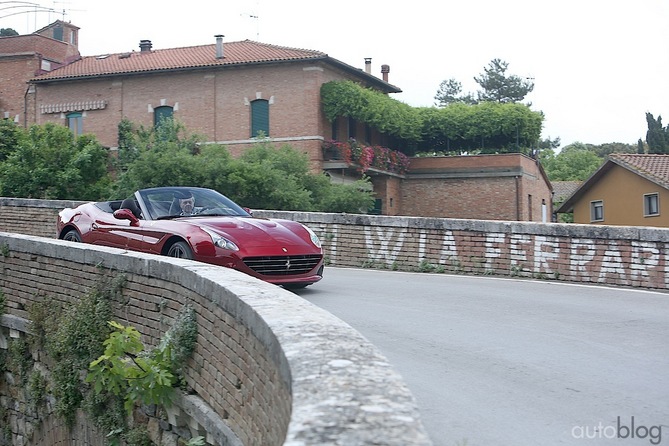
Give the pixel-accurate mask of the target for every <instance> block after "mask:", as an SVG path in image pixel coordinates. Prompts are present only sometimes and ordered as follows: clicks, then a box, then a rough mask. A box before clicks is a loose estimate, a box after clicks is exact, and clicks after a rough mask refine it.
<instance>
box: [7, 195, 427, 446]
mask: <svg viewBox="0 0 669 446" xmlns="http://www.w3.org/2000/svg"><path fill="white" fill-rule="evenodd" d="M24 209H25V211H26V215H31V213H32V212H36V210H38V209H41V208H37V207H34V208H24ZM41 210H42V212H43V209H41ZM53 212H55V209H54V210H53ZM0 217H1V215H0ZM2 221H4V219H2ZM118 274H123V275H124V276H125V277H126V279H127V283H126V285H125V286H124V288H123V292H122V296H121V297H120V298H119V300H118V302H115V308H114V311H115V317H116V319H117V320H118V321H119V322H120V323H122V324H124V325H132V326H134V327H135V328H137V329H138V331H139V332H140V333H141V334H142V340H143V341H144V342H145V343H146V344H148V345H156V343H157V342H158V340H159V339H160V337H161V336H162V335H163V334H164V333H165V331H166V330H167V329H168V328H169V327H170V326H171V325H172V322H173V320H174V318H175V317H176V315H177V314H178V312H179V310H180V309H181V308H182V307H183V305H185V304H186V303H188V304H189V305H191V306H192V307H193V308H194V310H195V313H196V320H197V324H198V340H197V346H196V349H195V353H194V354H193V356H192V358H191V359H189V361H188V363H187V364H186V372H185V376H186V381H187V383H188V386H189V387H190V388H192V389H193V394H189V395H183V394H178V396H179V398H178V399H177V404H176V406H175V407H173V408H171V409H170V410H169V411H168V417H167V418H168V419H167V420H164V419H158V418H156V417H155V416H152V415H151V414H148V415H145V416H146V417H148V424H149V431H150V432H151V435H152V439H153V440H154V442H156V444H163V445H171V444H177V441H178V440H179V439H180V438H181V439H184V438H189V437H190V436H191V435H192V436H194V435H203V436H205V437H206V439H207V442H208V444H215V445H242V444H249V445H251V444H253V445H255V444H259V445H279V444H284V443H285V444H291V445H296V444H334V443H337V442H338V441H340V439H346V442H347V444H348V443H349V442H350V443H351V444H371V443H372V442H379V443H380V444H388V445H398V446H399V445H429V444H431V443H430V440H429V438H428V437H427V434H426V433H425V431H424V428H423V426H422V423H421V421H420V415H419V413H418V409H417V407H416V403H415V401H414V399H413V396H412V395H411V393H410V392H409V390H408V389H407V388H406V386H405V385H404V383H403V381H402V379H401V377H400V376H399V375H398V374H397V373H396V372H394V371H393V369H392V367H391V366H390V364H389V363H388V361H387V359H386V358H384V357H383V356H382V355H381V354H380V353H379V352H378V350H377V349H376V348H375V347H374V346H373V345H371V344H370V343H369V342H368V341H367V340H365V339H364V338H363V337H362V336H361V335H360V334H359V333H357V332H356V331H355V330H353V329H352V328H351V327H350V326H348V325H347V324H345V323H344V322H342V321H341V320H339V319H337V318H335V317H334V316H332V315H331V314H329V313H327V312H325V311H324V310H321V309H319V308H317V307H315V306H314V305H312V304H310V303H308V302H307V301H305V300H303V299H301V298H300V297H299V296H296V295H294V294H293V293H290V292H288V291H286V290H283V289H282V288H279V287H276V286H274V285H271V284H268V283H265V282H262V281H258V280H256V279H254V278H252V277H250V276H247V275H245V274H242V273H239V272H237V271H234V270H231V269H227V268H222V267H217V266H212V265H204V264H201V263H198V262H193V261H189V260H183V259H172V258H166V257H159V256H153V255H145V254H140V253H134V252H128V251H124V250H118V249H112V248H104V247H97V246H91V245H84V244H79V243H74V244H73V243H69V242H65V241H62V240H55V239H53V238H44V237H34V236H27V235H20V234H11V233H0V290H1V291H2V293H3V295H4V297H5V298H6V300H7V303H6V308H5V314H4V315H0V328H1V330H0V349H6V348H7V345H8V343H9V342H8V341H7V338H8V337H19V336H26V335H27V332H28V331H29V328H27V327H29V326H30V325H29V321H28V317H29V308H30V306H31V304H32V303H34V302H36V301H39V300H41V299H44V298H45V297H46V296H49V297H50V298H53V299H56V300H58V301H61V302H73V301H74V300H76V299H78V296H82V295H83V294H84V293H86V292H87V291H89V290H90V289H91V288H92V287H93V286H95V285H96V284H97V283H98V281H99V280H100V277H103V276H112V277H114V276H115V275H118ZM17 321H18V322H17ZM21 327H22V328H21ZM33 357H38V358H39V357H40V355H39V353H36V354H34V355H33ZM343 364H345V365H346V366H343ZM35 367H36V368H38V369H40V370H43V368H44V367H45V365H44V364H39V365H35ZM2 378H3V379H0V405H2V408H3V410H5V411H9V412H10V413H9V416H8V419H9V420H10V421H9V423H10V426H9V428H10V430H11V436H12V439H11V444H19V445H21V444H35V445H38V446H47V445H49V446H50V445H53V444H75V443H76V444H79V443H82V444H92V445H97V444H101V443H97V441H98V440H99V439H100V436H99V434H98V433H96V432H95V429H93V428H92V427H91V426H90V425H88V424H86V423H84V422H83V421H81V420H78V424H77V426H76V428H75V429H74V430H72V431H71V430H68V429H67V428H66V427H65V426H64V425H63V424H62V422H61V421H59V420H57V419H55V418H54V415H53V413H52V412H49V413H48V414H46V415H44V416H36V415H35V413H33V412H32V411H31V410H30V409H29V405H28V404H27V403H26V401H25V398H24V396H25V393H24V392H23V391H22V390H21V389H16V383H17V381H18V380H16V379H15V378H13V377H11V376H8V375H7V374H5V376H4V377H2ZM12 383H13V384H14V387H13V390H12V388H11V384H12ZM8 387H10V388H8ZM341 389H346V390H347V391H346V392H342V391H341ZM22 398H23V399H22ZM376 406H383V407H392V408H393V411H394V416H393V417H388V416H387V413H385V412H381V413H379V412H377V411H370V410H368V408H369V407H376ZM342 407H346V411H342V410H341V408H342ZM154 415H155V414H154ZM351 419H355V421H356V422H355V423H354V424H352V423H351ZM3 432H4V431H3ZM0 444H1V442H0Z"/></svg>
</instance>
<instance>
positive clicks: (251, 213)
mask: <svg viewBox="0 0 669 446" xmlns="http://www.w3.org/2000/svg"><path fill="white" fill-rule="evenodd" d="M242 209H244V210H245V211H246V212H247V213H248V214H249V215H250V216H251V217H253V211H251V208H246V207H244V208H242Z"/></svg>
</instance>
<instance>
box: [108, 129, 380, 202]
mask: <svg viewBox="0 0 669 446" xmlns="http://www.w3.org/2000/svg"><path fill="white" fill-rule="evenodd" d="M137 133H138V135H137V136H136V138H135V139H136V141H135V144H136V152H137V154H136V159H135V160H134V161H133V162H132V163H131V164H129V165H128V168H127V170H126V171H125V172H123V173H122V174H121V175H120V177H119V179H118V181H117V182H116V184H115V185H114V188H113V190H112V195H113V196H114V197H115V198H121V197H127V196H129V195H131V194H132V193H133V192H134V191H135V190H137V189H142V188H146V187H158V186H200V187H206V188H210V189H214V190H217V191H219V192H221V193H222V194H224V195H227V196H229V197H231V198H232V199H234V200H235V201H236V202H238V203H239V204H241V205H243V206H247V207H250V208H255V209H278V210H304V211H332V212H360V210H361V209H362V210H364V211H366V210H367V208H368V207H369V205H370V203H373V198H372V193H371V191H370V190H369V189H370V188H369V187H368V185H367V187H366V188H363V187H360V186H359V185H356V186H350V185H347V186H341V185H333V184H332V183H330V182H329V181H328V179H327V178H326V177H325V176H324V175H322V174H313V173H311V172H310V167H309V159H308V157H307V156H306V155H305V154H302V153H299V152H297V151H296V150H294V149H293V148H292V147H290V146H283V147H280V148H275V147H273V146H272V145H271V144H270V143H269V142H267V141H266V140H263V139H259V141H258V143H257V144H256V145H255V146H254V147H252V148H250V149H248V150H247V151H246V152H245V153H244V154H243V155H242V156H241V157H239V158H232V156H231V155H230V153H229V152H228V150H227V149H226V148H225V147H223V146H221V145H218V144H200V142H199V141H200V140H201V138H200V137H199V136H197V135H188V134H187V133H186V130H185V128H184V127H183V125H181V124H180V123H177V122H174V121H171V120H168V121H165V122H163V123H161V124H160V125H159V126H158V127H156V128H155V129H139V130H138V131H137ZM340 186H341V187H340Z"/></svg>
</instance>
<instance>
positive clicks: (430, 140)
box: [321, 80, 544, 154]
mask: <svg viewBox="0 0 669 446" xmlns="http://www.w3.org/2000/svg"><path fill="white" fill-rule="evenodd" d="M321 103H322V106H323V113H324V114H325V117H326V118H327V119H328V120H329V121H334V120H336V119H337V118H338V117H350V118H353V119H355V120H357V121H359V122H362V123H365V124H367V125H370V126H372V127H374V128H376V129H377V130H378V131H380V132H382V133H384V134H387V135H389V136H392V137H395V138H398V139H399V140H402V141H404V142H405V145H406V146H407V147H416V148H417V150H416V152H417V153H422V154H428V153H429V154H451V153H503V152H521V153H526V154H529V151H530V148H532V147H536V143H537V141H538V140H539V138H540V136H541V128H542V125H543V120H544V115H543V113H542V112H536V111H532V110H531V109H530V107H529V106H527V105H524V104H517V103H513V104H501V103H497V102H480V103H477V104H464V103H455V104H451V105H449V106H447V107H441V108H437V107H411V106H409V105H407V104H405V103H403V102H400V101H398V100H396V99H393V98H391V97H389V96H388V95H386V94H384V93H381V92H380V91H377V90H373V89H371V88H364V87H362V86H361V85H359V84H357V83H355V82H353V81H349V80H345V81H331V82H327V83H325V84H323V85H322V86H321Z"/></svg>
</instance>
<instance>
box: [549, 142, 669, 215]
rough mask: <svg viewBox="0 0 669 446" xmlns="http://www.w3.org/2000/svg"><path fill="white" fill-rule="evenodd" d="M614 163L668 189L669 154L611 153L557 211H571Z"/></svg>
mask: <svg viewBox="0 0 669 446" xmlns="http://www.w3.org/2000/svg"><path fill="white" fill-rule="evenodd" d="M614 165H618V166H620V167H622V168H623V169H627V170H629V171H630V172H634V173H635V174H637V175H639V176H640V177H643V178H645V179H647V180H648V181H651V182H653V183H655V184H657V185H658V186H660V187H663V188H665V189H668V190H669V155H655V154H630V153H612V154H610V155H609V158H608V159H607V160H606V162H605V163H604V164H602V165H601V166H600V167H599V169H597V171H596V172H595V173H593V174H592V175H591V176H590V178H588V179H587V180H586V181H584V182H583V184H582V185H581V187H579V188H578V189H577V190H576V191H575V192H574V193H573V194H572V195H571V196H570V197H569V198H568V199H567V200H565V202H564V203H563V204H562V206H560V208H559V209H558V210H557V212H558V213H562V212H571V211H572V209H573V207H574V204H575V203H576V202H577V201H578V199H579V198H580V197H581V196H582V195H583V194H584V193H585V192H586V191H587V190H588V189H590V188H591V187H592V185H593V184H595V183H596V182H597V181H599V179H600V178H602V177H603V176H604V175H605V174H606V173H607V172H608V171H609V170H611V168H612V167H613V166H614Z"/></svg>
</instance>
